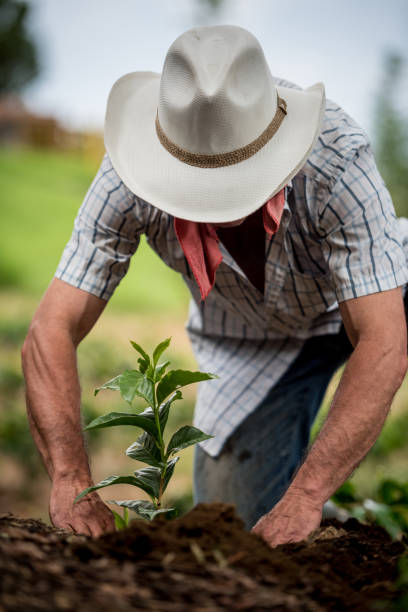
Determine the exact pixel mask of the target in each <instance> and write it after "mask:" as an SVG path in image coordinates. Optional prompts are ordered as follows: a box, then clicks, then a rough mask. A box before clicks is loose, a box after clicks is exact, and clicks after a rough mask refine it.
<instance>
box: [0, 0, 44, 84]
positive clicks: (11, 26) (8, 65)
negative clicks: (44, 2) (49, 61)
mask: <svg viewBox="0 0 408 612" xmlns="http://www.w3.org/2000/svg"><path fill="white" fill-rule="evenodd" d="M28 14H29V8H28V4H27V2H16V1H15V0H0V96H4V95H5V94H8V93H11V92H18V91H20V90H21V89H23V87H24V86H25V85H27V84H28V83H29V82H30V81H31V80H33V79H34V78H35V77H36V76H37V74H38V72H39V64H38V54H37V48H36V46H35V44H34V42H33V40H32V38H31V35H30V33H29V32H28V29H27V16H28Z"/></svg>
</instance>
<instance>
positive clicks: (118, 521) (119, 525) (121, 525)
mask: <svg viewBox="0 0 408 612" xmlns="http://www.w3.org/2000/svg"><path fill="white" fill-rule="evenodd" d="M111 512H112V514H113V516H114V517H115V527H116V530H117V531H120V530H121V529H126V527H127V524H126V521H125V520H124V519H123V518H122V517H121V515H120V514H119V513H118V512H115V510H111Z"/></svg>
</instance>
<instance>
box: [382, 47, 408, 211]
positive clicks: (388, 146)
mask: <svg viewBox="0 0 408 612" xmlns="http://www.w3.org/2000/svg"><path fill="white" fill-rule="evenodd" d="M404 68H405V62H404V59H403V58H402V57H401V56H400V55H398V54H396V53H388V54H387V55H386V56H385V58H384V71H383V77H382V80H381V84H380V91H379V93H378V98H377V102H376V108H375V123H374V141H375V154H376V159H377V163H378V167H379V169H380V172H381V174H382V176H383V178H384V181H385V183H386V184H387V187H388V189H389V190H390V193H391V196H392V199H393V201H394V205H395V209H396V211H397V214H398V215H401V216H404V217H407V216H408V115H407V114H406V113H404V112H403V111H402V110H401V106H402V105H401V104H400V102H399V101H400V100H401V96H402V95H403V94H402V93H401V90H402V84H403V83H402V81H403V76H404Z"/></svg>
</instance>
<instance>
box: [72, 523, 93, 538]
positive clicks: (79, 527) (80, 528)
mask: <svg viewBox="0 0 408 612" xmlns="http://www.w3.org/2000/svg"><path fill="white" fill-rule="evenodd" d="M73 530H74V531H75V533H77V534H78V535H86V536H91V535H92V533H91V530H90V529H89V527H88V525H87V524H86V523H84V522H83V521H79V520H77V521H75V522H74V527H73Z"/></svg>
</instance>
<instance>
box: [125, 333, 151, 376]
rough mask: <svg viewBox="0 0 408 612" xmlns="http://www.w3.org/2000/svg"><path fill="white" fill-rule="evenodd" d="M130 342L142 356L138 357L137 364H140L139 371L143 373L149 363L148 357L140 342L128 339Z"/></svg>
mask: <svg viewBox="0 0 408 612" xmlns="http://www.w3.org/2000/svg"><path fill="white" fill-rule="evenodd" d="M130 344H131V345H132V346H133V348H134V349H135V351H137V352H138V353H139V354H140V355H141V356H142V359H138V362H139V366H140V371H141V373H142V374H144V373H145V372H146V370H147V368H148V367H149V365H150V357H149V355H148V354H147V353H146V351H144V350H143V349H142V347H141V346H140V344H137V343H136V342H133V340H130Z"/></svg>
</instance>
